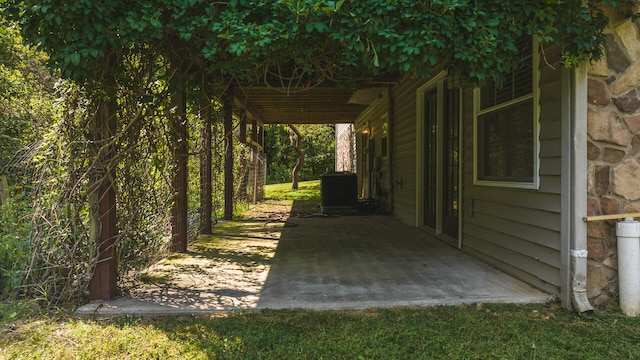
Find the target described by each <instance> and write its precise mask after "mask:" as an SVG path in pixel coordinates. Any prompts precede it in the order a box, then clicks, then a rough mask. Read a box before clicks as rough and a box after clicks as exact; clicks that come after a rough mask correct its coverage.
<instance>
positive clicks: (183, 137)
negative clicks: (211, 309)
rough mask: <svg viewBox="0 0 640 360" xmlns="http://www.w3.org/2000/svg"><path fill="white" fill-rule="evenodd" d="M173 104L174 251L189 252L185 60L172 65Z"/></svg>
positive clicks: (172, 223)
mask: <svg viewBox="0 0 640 360" xmlns="http://www.w3.org/2000/svg"><path fill="white" fill-rule="evenodd" d="M171 70H172V72H171V79H170V86H171V103H172V107H173V108H174V109H175V113H174V114H173V119H172V128H173V156H174V161H175V164H176V167H175V172H174V177H173V190H174V202H173V208H172V221H171V244H170V246H169V250H170V251H172V252H185V251H187V206H188V205H187V175H188V174H187V161H188V152H189V147H188V135H189V134H188V124H187V99H186V98H187V94H186V91H185V83H184V74H183V69H182V64H181V60H178V59H176V60H175V61H172V63H171Z"/></svg>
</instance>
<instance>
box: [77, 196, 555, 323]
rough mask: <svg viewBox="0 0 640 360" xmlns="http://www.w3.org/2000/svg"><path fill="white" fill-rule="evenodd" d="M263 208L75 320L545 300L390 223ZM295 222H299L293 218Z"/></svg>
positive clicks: (313, 209)
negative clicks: (121, 295)
mask: <svg viewBox="0 0 640 360" xmlns="http://www.w3.org/2000/svg"><path fill="white" fill-rule="evenodd" d="M276 205H277V206H280V205H281V204H280V205H278V204H273V203H272V204H263V205H261V206H263V207H262V208H258V209H254V210H255V211H254V212H253V216H252V217H251V218H249V219H244V220H238V221H227V222H221V223H219V224H218V225H217V226H216V227H215V228H214V230H213V234H211V235H202V236H201V237H200V239H199V240H198V241H197V242H195V243H194V244H191V245H190V247H189V251H188V252H186V253H183V254H172V255H171V256H169V257H167V258H166V259H163V260H162V261H160V262H158V263H157V264H155V265H154V266H152V267H151V268H149V269H148V271H146V272H145V274H144V276H142V277H141V280H142V283H141V284H140V285H139V286H137V287H135V288H133V289H131V291H130V296H129V297H125V298H122V299H117V300H114V301H110V302H104V303H95V304H89V305H86V306H84V307H83V308H81V309H79V310H78V314H79V315H80V316H93V315H99V316H118V315H124V314H133V315H138V316H159V315H182V314H207V313H215V312H220V311H237V310H246V309H264V308H272V309H282V308H303V309H360V308H370V307H394V306H428V305H446V304H463V303H477V302H503V303H539V302H546V301H548V300H549V299H550V297H549V296H548V295H547V294H544V293H542V292H540V291H538V290H536V289H534V288H532V287H530V286H528V285H526V284H524V283H522V282H520V281H519V280H516V279H514V278H513V277H510V276H508V275H506V274H504V273H502V272H500V271H499V270H496V269H494V268H492V267H490V266H489V265H487V264H484V263H482V262H481V261H479V260H477V259H474V258H472V257H470V256H468V255H466V254H464V253H462V252H460V251H458V250H456V249H454V248H452V247H450V246H449V245H446V244H444V243H442V242H440V241H439V240H437V239H435V238H433V237H431V236H429V235H428V234H426V233H424V232H422V231H420V230H418V229H416V228H413V227H409V226H406V225H404V224H401V223H400V222H399V221H398V220H396V219H394V218H392V217H390V216H335V217H326V216H321V215H314V214H318V212H319V211H318V210H319V208H318V207H317V205H315V204H312V203H309V202H297V203H294V204H292V205H291V203H289V205H288V206H284V207H283V206H280V207H279V208H278V210H277V211H273V210H274V208H275V207H277V206H276ZM297 215H304V217H298V216H297Z"/></svg>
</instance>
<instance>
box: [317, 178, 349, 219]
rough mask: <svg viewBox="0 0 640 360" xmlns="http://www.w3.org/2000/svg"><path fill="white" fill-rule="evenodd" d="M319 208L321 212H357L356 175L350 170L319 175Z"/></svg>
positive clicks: (333, 213) (336, 213) (334, 213)
mask: <svg viewBox="0 0 640 360" xmlns="http://www.w3.org/2000/svg"><path fill="white" fill-rule="evenodd" d="M320 197H321V204H320V210H321V211H322V213H323V214H331V215H338V214H357V213H358V177H357V175H356V174H354V173H350V172H334V173H326V174H323V175H321V176H320Z"/></svg>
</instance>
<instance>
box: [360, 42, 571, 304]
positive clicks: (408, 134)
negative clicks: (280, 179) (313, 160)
mask: <svg viewBox="0 0 640 360" xmlns="http://www.w3.org/2000/svg"><path fill="white" fill-rule="evenodd" d="M545 54H546V56H547V60H549V59H554V57H556V58H557V57H559V51H558V50H557V48H553V47H546V48H545ZM434 73H436V72H434ZM539 79H540V81H539V86H540V90H541V91H540V96H539V121H540V124H539V139H540V142H539V146H540V147H539V176H540V182H539V189H536V190H530V189H515V188H504V187H495V186H480V185H474V183H473V177H474V176H473V174H474V164H473V161H474V160H473V159H474V156H473V155H474V154H473V152H474V144H473V138H474V134H473V131H474V130H473V119H474V114H473V99H474V97H473V89H469V88H468V89H465V90H463V91H462V94H461V97H462V102H461V106H462V109H461V113H462V128H461V129H460V134H461V136H462V137H463V140H462V148H461V153H462V163H461V167H462V174H461V183H462V200H463V204H462V207H461V210H460V216H461V218H462V233H461V236H462V250H463V251H464V252H467V253H469V254H471V255H473V256H475V257H477V258H480V259H481V260H483V261H485V262H487V263H489V264H491V265H493V266H495V267H497V268H499V269H501V270H503V271H505V272H507V273H509V274H511V275H513V276H515V277H517V278H519V279H521V280H523V281H525V282H527V283H529V284H531V285H533V286H535V287H538V288H540V289H542V290H544V291H546V292H548V293H550V294H554V295H559V294H560V291H561V289H560V287H561V283H562V281H561V232H562V229H561V210H562V209H561V194H560V192H561V179H562V173H563V171H562V170H563V169H562V166H561V163H562V138H561V129H562V127H561V125H562V122H561V121H562V120H561V98H562V96H561V92H562V89H561V87H562V86H561V73H560V70H554V69H552V68H551V67H550V66H548V65H547V64H546V63H545V62H541V65H540V78H539ZM427 82H428V80H427V79H405V80H403V81H401V82H400V83H398V84H397V85H395V86H394V87H393V88H392V89H391V91H390V92H386V93H385V94H384V96H383V97H382V98H380V99H378V100H377V101H376V102H375V103H373V104H372V105H371V106H370V107H369V108H368V109H367V111H365V112H364V113H363V114H362V115H361V116H360V118H359V119H358V120H357V121H356V126H355V127H356V135H357V138H358V139H359V140H358V141H359V143H358V149H362V147H361V146H362V145H363V144H362V137H361V136H360V131H361V129H363V128H364V127H366V126H369V127H370V128H371V136H372V137H373V138H375V137H376V133H377V132H378V131H379V130H378V129H379V127H380V126H381V120H380V119H381V117H382V115H383V114H385V113H387V112H388V111H389V106H390V101H389V96H391V97H392V101H391V103H392V109H393V111H392V113H390V114H389V118H390V119H391V121H392V122H393V125H392V129H393V130H392V131H391V136H392V139H391V152H392V156H391V158H392V159H393V160H392V161H393V164H392V167H391V168H390V167H389V164H388V159H383V161H382V163H383V164H385V165H383V169H384V171H389V169H391V171H393V174H392V176H391V178H390V180H391V179H392V181H393V187H389V189H391V188H392V189H393V196H392V198H393V200H394V201H393V207H392V209H393V215H394V216H395V217H397V218H398V219H399V220H400V221H402V222H403V223H406V224H409V225H412V226H421V224H420V223H419V221H418V223H416V222H417V221H416V214H417V211H416V207H417V203H418V201H417V193H418V191H417V188H416V186H417V185H416V184H417V181H418V180H417V172H416V168H417V163H416V161H417V150H416V149H417V141H418V139H417V136H418V134H417V131H416V116H417V104H416V93H417V91H418V89H419V88H420V87H421V86H423V85H424V84H426V83H427ZM378 151H379V147H378V146H376V154H378ZM358 152H359V155H358V156H359V157H358V161H359V164H361V161H363V160H364V156H363V154H362V151H361V150H359V151H358ZM362 169H363V166H360V165H359V166H358V174H359V179H361V180H362V179H363V178H365V177H366V174H365V173H364V172H362Z"/></svg>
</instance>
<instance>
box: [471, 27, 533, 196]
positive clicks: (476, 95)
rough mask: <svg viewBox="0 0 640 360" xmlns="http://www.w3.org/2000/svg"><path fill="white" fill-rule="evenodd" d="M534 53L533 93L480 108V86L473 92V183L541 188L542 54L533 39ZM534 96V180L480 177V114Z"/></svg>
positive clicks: (519, 187)
mask: <svg viewBox="0 0 640 360" xmlns="http://www.w3.org/2000/svg"><path fill="white" fill-rule="evenodd" d="M532 46H533V54H532V61H533V66H532V71H533V76H532V82H533V84H532V85H533V89H532V93H531V94H528V95H525V96H521V97H519V98H517V99H513V100H510V101H507V102H505V103H501V104H498V105H495V106H491V107H489V108H486V109H483V110H480V88H479V87H476V88H475V89H474V92H473V184H474V185H480V186H494V187H505V188H518V189H533V190H539V189H540V68H539V66H540V54H539V51H538V41H537V40H535V39H534V41H533V45H532ZM531 98H533V119H531V121H533V134H534V139H533V181H531V182H519V181H500V180H481V179H478V116H479V115H483V114H486V113H488V112H491V111H495V110H499V109H501V108H505V107H507V106H510V105H513V104H516V103H519V102H522V101H524V100H527V99H531Z"/></svg>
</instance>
